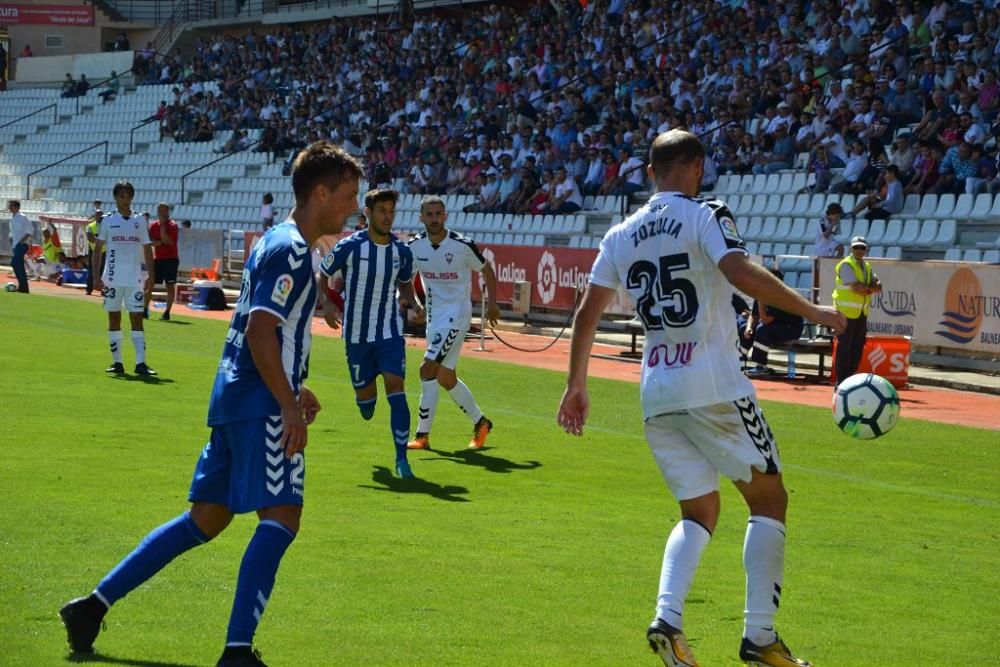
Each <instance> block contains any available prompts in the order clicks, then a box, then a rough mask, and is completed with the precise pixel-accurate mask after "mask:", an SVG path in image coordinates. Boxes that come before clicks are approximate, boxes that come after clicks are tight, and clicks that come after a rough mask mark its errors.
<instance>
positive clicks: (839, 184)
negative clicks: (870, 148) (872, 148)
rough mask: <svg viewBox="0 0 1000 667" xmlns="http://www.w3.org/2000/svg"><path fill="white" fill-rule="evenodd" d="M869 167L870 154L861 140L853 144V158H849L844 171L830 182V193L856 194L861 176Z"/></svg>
mask: <svg viewBox="0 0 1000 667" xmlns="http://www.w3.org/2000/svg"><path fill="white" fill-rule="evenodd" d="M867 166H868V154H867V153H865V146H864V144H862V143H861V141H860V140H857V139H855V140H854V141H852V142H851V156H850V157H849V158H847V166H846V167H845V168H844V171H843V172H842V173H841V174H840V175H839V176H837V177H835V178H834V179H833V181H831V182H830V192H835V193H839V192H854V191H855V190H857V188H858V182H859V181H860V180H861V175H862V174H863V173H864V171H865V168H866V167H867Z"/></svg>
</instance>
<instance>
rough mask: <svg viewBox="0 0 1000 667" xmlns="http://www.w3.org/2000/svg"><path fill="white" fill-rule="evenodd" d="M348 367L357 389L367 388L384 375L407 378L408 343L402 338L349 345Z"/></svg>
mask: <svg viewBox="0 0 1000 667" xmlns="http://www.w3.org/2000/svg"><path fill="white" fill-rule="evenodd" d="M347 367H348V368H347V370H349V371H350V372H351V384H353V385H354V388H355V389H360V388H361V387H367V386H368V385H370V384H371V383H372V382H374V381H375V377H376V376H378V375H380V374H382V373H390V374H392V375H398V376H399V377H401V378H405V377H406V343H405V342H404V341H403V338H402V337H401V336H400V337H398V338H387V339H385V340H379V341H375V342H374V343H348V344H347Z"/></svg>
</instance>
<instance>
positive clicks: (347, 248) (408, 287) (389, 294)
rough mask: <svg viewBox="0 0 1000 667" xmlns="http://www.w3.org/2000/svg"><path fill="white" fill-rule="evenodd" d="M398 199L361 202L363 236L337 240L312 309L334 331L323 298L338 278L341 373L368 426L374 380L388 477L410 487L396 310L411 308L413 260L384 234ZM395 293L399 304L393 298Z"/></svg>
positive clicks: (388, 196) (376, 194) (375, 197)
mask: <svg viewBox="0 0 1000 667" xmlns="http://www.w3.org/2000/svg"><path fill="white" fill-rule="evenodd" d="M398 200H399V193H398V192H396V191H395V190H371V191H369V192H368V193H367V194H366V195H365V217H366V218H367V219H368V220H369V221H370V224H369V226H368V228H367V229H363V230H361V231H358V232H356V233H355V234H353V235H351V236H349V237H347V238H345V239H341V240H340V242H339V243H337V245H335V246H334V247H333V248H332V249H331V250H330V252H329V253H328V254H327V256H326V257H325V258H324V259H323V263H322V264H320V267H319V274H320V277H319V286H320V289H319V303H320V306H321V307H322V309H323V316H324V318H325V319H326V321H327V323H328V324H329V325H330V326H331V327H333V328H334V329H336V328H339V327H340V325H341V322H340V315H341V313H340V312H339V310H338V309H337V307H336V306H334V305H333V303H332V302H331V301H330V298H329V296H327V291H326V290H327V285H328V283H329V280H330V277H332V276H333V275H334V274H335V273H337V272H338V271H342V272H343V274H344V312H343V317H344V320H343V329H344V343H345V348H346V352H347V367H348V370H349V371H350V373H351V383H352V384H353V385H354V394H355V400H356V402H357V404H358V410H359V411H360V412H361V417H362V418H363V419H365V420H368V419H371V418H372V417H373V416H374V414H375V403H376V401H377V400H378V386H377V385H376V384H375V380H376V379H377V377H378V376H379V375H381V376H382V383H383V385H384V386H385V398H386V402H387V403H389V427H390V430H391V431H392V440H393V445H394V447H395V450H396V474H397V475H398V476H399V477H400V478H402V479H413V477H414V475H413V471H412V470H411V469H410V464H409V462H408V461H407V458H406V443H407V442H408V441H409V440H410V407H409V405H408V404H407V403H406V390H405V388H404V380H405V377H406V343H405V342H404V340H403V318H402V315H401V314H400V309H399V306H400V305H406V306H411V305H412V306H416V298H415V297H414V295H413V281H412V279H413V255H412V253H410V249H409V248H408V247H406V244H405V243H403V242H402V241H400V240H399V239H397V238H396V236H395V235H394V234H393V233H392V223H393V220H394V218H395V216H396V202H397V201H398ZM397 292H398V293H399V304H397V299H396V294H397Z"/></svg>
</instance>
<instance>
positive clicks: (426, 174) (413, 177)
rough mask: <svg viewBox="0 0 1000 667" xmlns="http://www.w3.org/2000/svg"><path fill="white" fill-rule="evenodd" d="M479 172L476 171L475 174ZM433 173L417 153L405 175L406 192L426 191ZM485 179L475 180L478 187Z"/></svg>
mask: <svg viewBox="0 0 1000 667" xmlns="http://www.w3.org/2000/svg"><path fill="white" fill-rule="evenodd" d="M479 173H480V172H477V174H476V176H478V175H479ZM432 178H433V174H432V173H431V169H430V167H429V166H427V165H426V164H424V160H423V158H421V157H420V156H419V155H418V156H417V157H415V158H414V159H413V166H411V167H410V170H409V172H408V173H407V177H406V191H407V192H427V191H428V189H429V188H430V184H431V180H432ZM485 180H486V179H483V182H482V183H479V182H478V181H477V185H479V186H480V187H481V186H482V185H483V183H485Z"/></svg>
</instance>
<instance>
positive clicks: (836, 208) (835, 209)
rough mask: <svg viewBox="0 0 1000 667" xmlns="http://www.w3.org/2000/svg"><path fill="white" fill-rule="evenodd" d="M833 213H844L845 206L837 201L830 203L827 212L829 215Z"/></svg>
mask: <svg viewBox="0 0 1000 667" xmlns="http://www.w3.org/2000/svg"><path fill="white" fill-rule="evenodd" d="M831 213H840V214H843V213H844V207H843V206H841V205H840V204H838V203H837V202H834V203H832V204H830V205H829V206H827V207H826V214H827V215H829V214H831Z"/></svg>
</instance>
